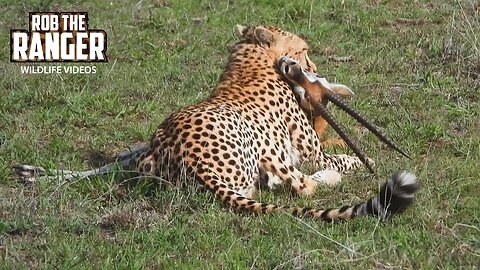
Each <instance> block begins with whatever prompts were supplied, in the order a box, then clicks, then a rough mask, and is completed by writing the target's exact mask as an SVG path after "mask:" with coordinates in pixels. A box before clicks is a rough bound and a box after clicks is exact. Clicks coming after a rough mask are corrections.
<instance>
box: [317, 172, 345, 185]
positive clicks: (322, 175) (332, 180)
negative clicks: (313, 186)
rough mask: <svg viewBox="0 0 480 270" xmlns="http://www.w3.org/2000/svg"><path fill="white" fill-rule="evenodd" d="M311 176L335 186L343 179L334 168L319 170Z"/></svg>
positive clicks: (320, 181)
mask: <svg viewBox="0 0 480 270" xmlns="http://www.w3.org/2000/svg"><path fill="white" fill-rule="evenodd" d="M310 177H311V178H312V179H313V180H315V181H317V182H319V183H322V184H327V185H329V186H334V185H336V184H338V183H340V181H342V176H341V175H340V173H339V172H337V171H334V170H323V171H318V172H316V173H314V174H312V175H311V176H310Z"/></svg>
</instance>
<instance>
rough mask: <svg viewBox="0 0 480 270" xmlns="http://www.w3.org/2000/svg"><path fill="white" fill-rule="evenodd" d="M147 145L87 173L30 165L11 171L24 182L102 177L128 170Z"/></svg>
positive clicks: (19, 166)
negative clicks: (117, 171) (118, 170)
mask: <svg viewBox="0 0 480 270" xmlns="http://www.w3.org/2000/svg"><path fill="white" fill-rule="evenodd" d="M147 148H148V145H142V146H139V147H136V148H134V149H131V150H127V151H124V152H121V153H120V154H119V155H118V156H117V158H116V159H115V162H112V163H109V164H107V165H104V166H102V167H99V168H95V169H92V170H87V171H70V170H51V171H48V170H46V169H44V168H42V167H39V166H32V165H17V166H13V170H14V172H15V174H16V175H17V176H19V177H20V178H21V179H23V180H25V181H26V182H35V181H36V180H37V179H45V180H55V179H63V180H65V181H71V180H73V179H82V178H87V177H92V176H97V175H104V174H107V173H111V172H114V171H116V170H117V169H120V170H128V168H129V167H130V165H131V164H132V161H133V160H134V159H135V157H136V156H137V155H138V154H139V153H142V152H143V151H145V150H146V149H147Z"/></svg>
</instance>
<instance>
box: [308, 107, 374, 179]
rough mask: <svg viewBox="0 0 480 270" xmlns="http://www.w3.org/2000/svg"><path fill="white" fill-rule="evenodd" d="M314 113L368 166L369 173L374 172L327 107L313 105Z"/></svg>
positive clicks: (362, 153) (363, 154)
mask: <svg viewBox="0 0 480 270" xmlns="http://www.w3.org/2000/svg"><path fill="white" fill-rule="evenodd" d="M315 113H316V114H319V115H321V116H322V117H323V119H325V120H326V121H327V122H328V124H329V125H330V126H331V127H332V128H333V129H334V130H335V132H337V134H338V135H339V136H340V138H342V139H343V141H344V142H345V143H346V144H347V145H348V147H350V149H352V151H353V152H354V153H355V155H357V157H358V158H359V159H360V161H361V162H362V163H363V164H365V166H366V167H367V168H368V170H369V171H370V172H371V173H374V172H375V170H374V169H373V167H372V166H371V164H370V163H369V162H368V160H367V157H366V155H365V153H364V152H363V151H362V150H361V149H360V148H358V147H357V144H356V143H355V142H354V141H353V140H352V139H351V138H350V136H348V135H347V133H346V132H345V129H344V128H343V126H342V125H341V124H340V123H338V122H337V121H336V120H335V118H333V116H332V114H330V112H329V111H328V110H327V108H326V107H325V106H324V105H323V104H321V103H320V104H318V105H317V106H316V107H315Z"/></svg>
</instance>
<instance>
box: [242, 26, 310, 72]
mask: <svg viewBox="0 0 480 270" xmlns="http://www.w3.org/2000/svg"><path fill="white" fill-rule="evenodd" d="M237 28H238V31H239V32H240V35H241V36H242V37H243V38H245V39H246V40H248V41H250V42H253V43H256V44H258V45H260V46H261V47H263V48H266V49H267V50H266V51H267V52H268V53H270V54H271V57H272V59H274V60H275V61H276V60H277V59H278V58H280V57H281V56H288V57H290V58H294V59H297V60H298V63H300V64H301V65H302V67H303V68H304V69H305V70H307V71H309V72H314V73H315V72H316V71H317V66H316V65H315V63H313V62H312V61H311V60H310V58H309V57H308V44H307V43H306V42H305V41H304V40H303V39H302V38H300V37H299V36H297V35H295V34H292V33H290V32H287V31H285V30H283V29H281V28H279V27H276V26H249V27H246V26H241V25H237Z"/></svg>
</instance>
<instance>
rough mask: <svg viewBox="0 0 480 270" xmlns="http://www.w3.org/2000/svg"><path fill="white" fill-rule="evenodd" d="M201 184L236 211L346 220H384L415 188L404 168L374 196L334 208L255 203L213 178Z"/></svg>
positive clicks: (398, 210)
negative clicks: (377, 218) (352, 204)
mask: <svg viewBox="0 0 480 270" xmlns="http://www.w3.org/2000/svg"><path fill="white" fill-rule="evenodd" d="M205 185H206V186H207V188H208V189H210V190H211V191H213V192H214V193H215V194H216V195H217V197H219V198H220V199H221V200H222V201H223V202H225V203H227V204H228V205H230V206H232V207H233V208H235V209H238V210H249V211H252V212H254V213H259V214H263V213H273V212H286V213H290V214H292V215H294V216H298V217H311V218H315V219H321V220H323V221H327V222H331V221H339V220H349V219H353V218H355V217H357V216H366V215H371V216H376V217H380V218H382V219H385V218H387V217H389V216H391V215H393V214H397V213H401V212H403V211H404V210H405V209H407V208H408V206H410V204H411V203H412V202H413V200H414V194H415V192H416V191H417V190H418V188H419V185H418V183H417V181H416V177H415V175H414V174H412V173H409V172H405V171H403V172H398V173H396V174H394V175H392V176H391V177H390V179H389V180H388V181H387V182H385V183H384V184H383V185H382V187H381V188H380V191H379V193H378V195H377V196H375V197H373V198H370V199H369V200H368V201H366V202H363V203H360V204H357V205H354V206H349V205H344V206H342V207H340V208H337V209H325V210H318V209H313V208H302V207H290V206H278V205H273V204H266V203H259V202H257V201H255V200H252V199H249V198H246V197H244V196H242V195H241V194H239V193H237V192H236V191H234V190H232V189H230V188H228V187H227V186H226V185H224V184H222V183H220V182H218V181H216V180H213V179H212V180H209V181H207V182H205Z"/></svg>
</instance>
